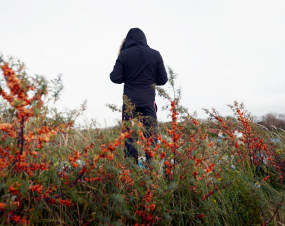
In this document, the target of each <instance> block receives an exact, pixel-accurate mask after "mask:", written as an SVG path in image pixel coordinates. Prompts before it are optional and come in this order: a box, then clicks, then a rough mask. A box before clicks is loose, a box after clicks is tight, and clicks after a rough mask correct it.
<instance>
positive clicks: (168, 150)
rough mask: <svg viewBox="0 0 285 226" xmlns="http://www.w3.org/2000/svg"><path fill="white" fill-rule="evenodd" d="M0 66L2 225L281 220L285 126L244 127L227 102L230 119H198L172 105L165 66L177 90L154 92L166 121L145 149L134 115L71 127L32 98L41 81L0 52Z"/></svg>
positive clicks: (246, 119)
mask: <svg viewBox="0 0 285 226" xmlns="http://www.w3.org/2000/svg"><path fill="white" fill-rule="evenodd" d="M0 65H1V69H2V71H3V77H4V78H5V82H4V83H3V84H2V85H1V90H0V91H1V95H2V97H3V99H4V100H5V101H4V100H2V103H4V102H5V103H6V105H2V104H1V109H0V110H1V122H0V138H1V140H0V168H1V176H0V194H1V198H0V219H1V223H2V224H24V225H25V224H47V225H54V224H58V225H68V224H69V225H78V224H80V225H97V224H110V225H143V224H144V225H151V224H153V225H156V224H157V225H169V224H172V225H196V224H197V225H198V224H205V225H253V224H254V225H256V224H264V225H266V224H271V225H277V224H279V225H282V224H284V223H285V208H284V206H285V205H284V198H285V197H284V180H283V177H284V159H285V154H284V149H285V140H284V137H285V132H284V131H283V130H280V129H278V128H276V129H274V130H273V131H269V130H268V129H266V128H264V127H262V126H259V125H257V124H254V123H253V122H252V120H251V117H250V115H249V114H248V113H247V112H246V111H245V109H244V106H242V105H239V104H238V103H234V104H233V106H230V107H231V108H232V110H233V117H232V118H224V117H222V116H220V115H219V114H218V113H217V112H216V111H215V110H213V111H207V112H208V114H209V120H208V121H202V120H199V119H197V118H195V117H194V116H191V115H190V114H188V113H187V110H186V108H184V107H182V106H181V105H180V104H179V100H180V96H179V93H180V92H179V91H177V90H176V89H175V87H174V80H175V76H174V73H173V71H172V70H169V73H170V84H171V86H172V87H173V90H174V91H175V92H174V93H176V95H177V94H178V96H174V97H171V95H169V94H168V93H167V92H165V90H161V89H160V90H158V92H159V94H161V95H162V96H164V97H165V98H166V100H167V101H169V106H170V110H171V111H170V114H171V122H168V123H160V125H159V131H158V132H157V135H156V139H158V143H157V144H156V145H151V142H150V141H151V140H147V139H146V138H145V137H144V133H143V132H144V127H143V125H142V124H141V123H140V120H139V119H138V118H134V119H133V120H130V121H129V122H126V123H124V124H123V125H122V126H126V127H127V128H129V130H125V131H126V132H123V133H122V131H121V126H116V127H114V128H111V129H110V128H109V129H99V128H94V127H93V126H90V127H88V126H87V127H86V128H85V129H78V128H76V127H75V126H74V125H73V122H74V121H73V120H74V118H75V117H76V115H78V114H77V113H78V112H73V114H66V116H63V115H60V114H58V113H57V114H54V115H52V112H51V111H50V109H49V108H48V107H47V105H46V103H45V102H43V101H42V100H43V99H44V96H47V95H48V90H49V89H48V87H49V83H48V82H46V81H44V80H43V78H41V79H40V80H39V78H35V79H36V80H32V79H31V78H30V77H29V76H27V75H26V74H25V72H24V71H22V69H21V67H20V66H19V65H17V64H16V65H14V66H11V64H10V65H9V64H7V63H5V62H4V60H3V59H2V58H1V61H0ZM20 69H21V70H20ZM37 79H38V80H37ZM32 81H33V82H32ZM29 84H30V86H29ZM32 87H34V88H32ZM20 93H22V94H21V95H19V94H20ZM54 93H56V92H54ZM9 95H10V96H9ZM36 95H38V96H36ZM35 96H36V98H35ZM30 99H32V100H34V101H29V100H30ZM46 99H48V98H46ZM15 103H17V104H15ZM39 103H40V104H39ZM53 112H54V111H53ZM21 128H22V129H21ZM213 128H215V129H217V130H218V131H220V134H221V135H222V136H220V137H219V136H218V135H217V134H215V133H212V132H211V129H213ZM21 131H22V132H21ZM235 131H239V133H241V134H242V136H241V137H240V138H238V137H236V136H235V135H234V134H235ZM130 136H133V137H134V138H135V139H136V140H137V142H136V143H135V146H136V148H137V149H138V151H139V155H140V156H144V155H145V152H148V153H149V154H150V155H152V159H151V161H150V162H149V163H144V164H143V165H142V166H139V165H137V164H134V161H133V159H130V158H125V157H124V142H125V139H126V138H128V137H130ZM272 138H274V139H275V138H278V140H279V142H278V143H276V142H275V140H272ZM151 139H152V138H151ZM22 144H23V145H22Z"/></svg>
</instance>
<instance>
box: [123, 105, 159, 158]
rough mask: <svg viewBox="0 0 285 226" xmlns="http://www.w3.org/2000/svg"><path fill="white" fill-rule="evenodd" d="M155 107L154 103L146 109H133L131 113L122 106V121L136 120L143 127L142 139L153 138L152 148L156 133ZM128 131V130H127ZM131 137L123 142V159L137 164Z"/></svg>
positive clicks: (147, 156)
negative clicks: (132, 160)
mask: <svg viewBox="0 0 285 226" xmlns="http://www.w3.org/2000/svg"><path fill="white" fill-rule="evenodd" d="M156 111H157V107H156V104H155V103H154V104H153V105H150V106H147V107H134V108H133V109H132V111H130V110H127V109H126V106H125V105H123V111H122V120H123V121H128V120H130V119H133V118H138V119H139V120H140V121H141V122H142V123H143V125H144V128H145V132H144V137H145V138H146V139H148V138H150V137H151V136H153V142H152V146H155V145H156V141H157V140H156V138H155V135H156V132H157V116H156ZM127 129H128V128H127ZM134 142H135V141H134V139H133V137H130V138H128V139H126V141H125V148H124V152H125V157H132V158H134V159H135V162H136V163H138V151H137V149H136V148H135V147H134V146H133V143H134ZM145 156H146V160H147V161H149V159H150V157H149V155H148V154H147V153H145Z"/></svg>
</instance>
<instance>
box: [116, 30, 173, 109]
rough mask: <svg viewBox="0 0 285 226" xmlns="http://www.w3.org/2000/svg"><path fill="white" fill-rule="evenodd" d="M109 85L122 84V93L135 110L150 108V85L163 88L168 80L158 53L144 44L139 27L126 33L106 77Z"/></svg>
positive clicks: (151, 100) (152, 93)
mask: <svg viewBox="0 0 285 226" xmlns="http://www.w3.org/2000/svg"><path fill="white" fill-rule="evenodd" d="M110 79H111V81H112V82H114V83H117V84H121V83H125V85H124V94H125V95H126V96H127V97H128V98H129V99H131V101H132V103H134V104H135V106H137V107H145V106H150V105H153V103H154V100H155V90H154V86H153V85H164V84H165V83H166V82H167V80H168V78H167V73H166V71H165V67H164V64H163V60H162V57H161V55H160V53H159V52H158V51H156V50H154V49H151V48H150V47H149V46H148V45H147V41H146V37H145V34H144V33H143V31H142V30H140V29H139V28H132V29H130V30H129V32H128V34H127V37H126V40H125V42H124V44H123V46H122V49H121V52H120V55H119V56H118V59H117V60H116V64H115V66H114V69H113V71H112V72H111V74H110Z"/></svg>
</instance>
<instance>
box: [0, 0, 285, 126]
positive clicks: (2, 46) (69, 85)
mask: <svg viewBox="0 0 285 226" xmlns="http://www.w3.org/2000/svg"><path fill="white" fill-rule="evenodd" d="M0 21H1V30H0V51H1V52H2V53H3V54H4V56H14V57H17V58H20V59H21V60H22V61H24V62H25V63H26V65H27V67H28V68H29V72H30V73H31V74H35V73H36V74H41V75H45V76H46V77H47V78H48V79H52V78H55V77H56V76H57V75H58V74H60V73H61V74H63V82H64V86H65V88H64V92H63V94H62V96H61V100H60V101H59V103H58V106H59V108H60V109H64V108H75V107H78V106H80V104H81V103H82V102H83V101H84V100H85V99H87V100H88V108H87V111H86V113H85V118H87V119H91V118H94V119H96V120H98V122H100V123H101V125H102V126H105V125H107V126H110V125H113V124H114V123H115V122H116V120H118V119H120V114H119V113H112V112H111V111H110V110H109V109H108V108H107V107H106V106H105V105H106V103H114V104H117V105H118V106H121V105H122V92H123V85H117V84H112V82H111V81H110V79H109V74H110V72H111V71H112V69H113V66H114V63H115V60H116V57H117V52H118V48H119V46H120V43H121V41H122V39H123V38H124V37H125V36H126V34H127V32H128V30H129V29H130V28H132V27H139V28H141V29H142V30H143V31H144V32H145V34H146V37H147V41H148V44H149V46H150V47H151V48H153V49H156V50H158V51H160V53H161V55H162V57H163V59H164V63H165V65H169V66H170V67H172V68H173V70H174V71H175V72H176V73H177V74H178V81H177V85H178V86H181V88H182V103H183V104H184V105H185V106H186V107H188V108H189V110H190V112H194V111H197V112H198V116H199V117H201V118H202V117H205V114H204V113H203V110H202V108H211V107H215V108H216V109H217V110H218V111H219V112H220V113H221V114H223V115H228V114H230V111H229V110H228V107H227V106H226V105H227V104H232V103H233V101H234V100H238V101H242V102H244V104H245V105H246V107H247V108H248V110H249V111H250V112H251V113H252V114H253V115H256V116H260V115H262V114H266V113H268V112H276V113H285V88H284V87H285V41H284V40H285V1H284V0H279V1H278V0H270V1H268V0H238V1H237V0H185V1H182V0H176V1H173V0H144V1H142V0H106V1H103V0H101V1H97V0H84V1H79V0H48V1H46V0H9V1H7V0H0ZM158 105H159V106H160V105H161V103H160V100H158ZM158 113H159V115H158V117H159V119H160V120H165V119H166V116H165V114H164V113H162V112H161V111H159V112H158Z"/></svg>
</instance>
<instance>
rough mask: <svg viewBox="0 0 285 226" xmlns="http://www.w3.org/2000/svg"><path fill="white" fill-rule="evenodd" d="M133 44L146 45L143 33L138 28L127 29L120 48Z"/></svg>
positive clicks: (123, 48)
mask: <svg viewBox="0 0 285 226" xmlns="http://www.w3.org/2000/svg"><path fill="white" fill-rule="evenodd" d="M135 45H141V46H148V45H147V41H146V37H145V34H144V33H143V31H142V30H141V29H139V28H132V29H130V30H129V32H128V34H127V37H126V40H125V43H124V44H123V46H122V50H125V49H127V48H130V47H131V46H135Z"/></svg>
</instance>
